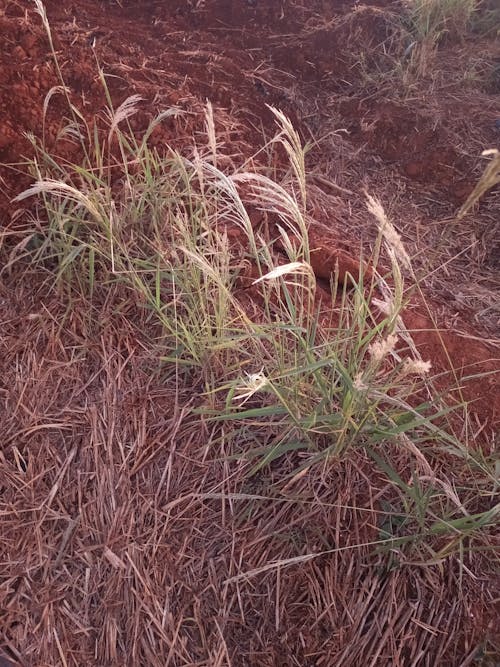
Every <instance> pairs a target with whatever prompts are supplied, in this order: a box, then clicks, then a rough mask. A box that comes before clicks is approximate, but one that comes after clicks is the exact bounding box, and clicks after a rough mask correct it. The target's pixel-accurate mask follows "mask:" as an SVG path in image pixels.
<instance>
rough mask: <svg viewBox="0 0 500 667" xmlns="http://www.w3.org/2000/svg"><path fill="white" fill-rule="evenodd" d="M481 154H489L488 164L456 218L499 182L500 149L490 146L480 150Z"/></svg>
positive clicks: (466, 211) (461, 216)
mask: <svg viewBox="0 0 500 667" xmlns="http://www.w3.org/2000/svg"><path fill="white" fill-rule="evenodd" d="M482 155H484V156H485V157H486V156H491V160H490V162H489V164H488V165H487V166H486V167H485V169H484V171H483V174H482V176H481V178H480V179H479V181H478V183H477V185H476V187H475V188H474V190H473V191H472V192H471V193H470V195H469V196H468V197H467V200H466V202H465V203H464V204H463V206H461V208H460V210H459V211H458V213H457V220H461V219H462V218H463V217H464V216H466V215H467V213H468V212H469V211H470V210H471V208H473V207H474V206H475V205H476V204H477V202H478V201H479V200H480V199H481V197H482V196H483V195H484V194H486V192H488V190H491V188H493V187H495V185H498V184H499V183H500V151H498V150H497V149H496V148H491V149H488V150H486V151H483V152H482Z"/></svg>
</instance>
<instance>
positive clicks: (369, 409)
mask: <svg viewBox="0 0 500 667" xmlns="http://www.w3.org/2000/svg"><path fill="white" fill-rule="evenodd" d="M102 79H103V82H105V78H104V76H103V75H102ZM137 103H138V100H137V99H136V98H129V99H128V100H126V101H125V102H124V103H122V104H121V105H120V107H118V108H117V109H116V110H115V111H113V110H112V108H110V109H109V110H108V112H107V113H106V114H105V116H104V117H105V118H106V119H107V121H106V122H107V123H108V127H107V131H106V132H104V133H103V132H102V131H101V130H99V129H98V128H93V129H91V128H90V127H89V126H88V125H87V124H86V123H85V122H84V121H83V120H82V121H81V123H80V124H79V126H78V128H77V132H76V133H75V136H78V137H79V138H80V140H83V141H84V146H83V150H82V155H83V156H84V158H83V161H82V163H81V164H68V163H62V162H60V161H58V160H57V158H56V157H55V156H53V155H50V154H49V152H48V151H47V150H46V149H45V147H44V145H43V142H42V143H39V142H37V141H36V140H35V139H34V138H33V146H34V148H35V151H36V155H37V157H36V159H35V160H34V161H33V163H32V166H31V170H32V172H33V173H34V174H36V177H37V181H36V182H35V184H34V185H33V186H32V187H30V188H28V189H27V190H26V191H24V192H23V193H21V194H20V195H19V196H18V197H16V200H17V201H18V202H21V201H24V200H25V199H27V198H29V197H33V196H37V197H38V198H39V201H40V202H41V203H42V210H39V211H38V215H39V217H40V219H45V220H46V223H45V225H43V224H42V223H40V224H39V225H38V230H37V231H36V232H34V235H33V240H36V244H35V245H36V247H35V248H34V249H33V250H31V251H30V252H31V256H32V259H33V261H34V262H36V263H38V264H40V265H42V266H44V267H46V268H48V269H49V270H50V271H53V273H54V275H55V282H56V284H57V285H59V288H61V289H63V291H64V289H65V288H66V287H67V286H71V285H73V286H74V285H77V287H78V289H79V290H80V291H82V292H83V293H85V294H86V295H87V296H88V297H89V298H90V299H92V297H93V294H94V292H95V290H96V289H103V288H104V287H105V286H106V285H111V284H113V283H118V284H120V285H122V286H124V287H125V289H126V290H127V292H128V293H129V294H130V298H132V299H133V300H134V301H135V302H136V303H138V304H139V305H140V306H141V307H142V308H143V309H144V310H145V313H146V323H148V324H147V326H150V327H151V332H152V338H151V344H152V345H158V343H159V342H160V343H161V347H162V350H163V353H162V354H161V355H160V356H159V359H158V361H159V362H160V363H161V365H162V368H163V369H166V377H168V378H171V380H170V381H173V382H175V384H176V385H177V389H176V391H182V390H185V389H186V387H187V386H189V385H192V386H196V387H198V392H199V400H198V401H197V407H196V410H195V411H194V412H193V416H196V415H198V416H199V417H201V418H203V420H208V423H211V424H212V425H213V427H214V429H215V430H214V431H213V436H212V442H211V445H212V446H214V447H215V446H218V444H219V439H220V438H223V439H224V443H225V449H226V450H227V452H228V456H229V459H233V460H237V459H240V460H242V461H244V462H246V465H247V473H246V474H247V475H250V476H253V475H255V474H257V473H259V471H261V470H263V469H265V468H266V467H268V466H269V465H272V464H275V463H276V462H277V461H280V462H282V463H281V464H283V463H284V462H287V463H284V469H283V470H284V479H285V480H286V479H288V480H289V481H290V480H293V479H296V478H300V477H301V476H302V475H303V474H305V473H306V472H307V471H309V470H312V469H314V468H315V467H317V466H328V465H331V464H332V462H333V461H339V460H341V459H342V458H344V457H349V456H350V455H351V452H352V451H353V450H357V449H361V450H363V451H365V452H367V454H368V455H369V456H370V457H371V458H372V459H373V461H374V462H375V463H376V465H377V466H378V467H379V469H380V470H381V471H382V472H383V474H385V475H387V479H388V481H389V483H390V484H391V485H393V486H394V489H395V490H396V491H397V495H398V496H399V497H400V501H399V502H397V503H396V504H395V505H394V508H395V509H394V513H395V515H396V516H398V517H400V516H401V515H402V513H404V516H405V517H406V520H405V521H404V522H403V523H399V524H398V526H399V529H401V526H404V527H405V531H406V532H405V535H403V536H401V535H399V537H398V539H396V538H395V537H388V535H389V533H390V531H388V529H387V528H384V530H383V534H384V535H385V537H383V538H382V540H381V543H382V544H385V545H391V548H392V547H395V546H398V548H401V549H403V548H406V547H407V545H412V544H414V543H417V544H420V543H421V542H422V541H423V542H424V543H427V542H428V541H429V540H430V542H432V541H433V540H434V538H435V536H436V535H439V536H440V537H441V536H442V535H443V534H448V533H449V534H450V541H448V542H447V545H448V546H447V549H450V548H451V546H450V545H452V544H453V545H454V547H453V548H454V549H459V548H460V549H462V548H463V545H464V543H465V541H467V540H470V538H471V535H472V534H474V533H475V531H476V530H477V531H479V532H481V530H482V529H483V528H484V527H485V526H486V527H489V526H490V525H491V521H492V519H493V514H495V512H496V510H495V512H494V513H493V514H491V512H479V513H471V512H469V511H468V510H467V509H466V506H465V505H466V503H465V504H464V502H462V500H461V499H459V497H458V495H457V494H456V492H455V491H451V489H449V490H448V491H445V492H444V493H443V488H444V489H448V484H447V483H444V486H443V482H442V481H440V480H439V478H438V477H437V476H436V474H435V473H434V472H433V470H432V467H431V465H430V463H429V462H428V460H427V458H426V455H425V453H424V452H425V450H426V449H428V450H429V451H435V450H436V449H439V448H440V447H444V448H445V449H446V451H448V452H452V454H453V456H454V457H456V458H457V459H458V460H460V461H461V462H462V463H464V462H465V464H467V465H469V456H468V454H466V453H465V451H464V448H463V447H462V445H461V444H460V442H458V441H457V440H455V438H454V436H453V435H452V434H451V433H447V432H446V430H443V424H445V423H446V415H447V413H448V409H447V408H445V407H443V406H440V403H439V399H438V397H437V396H436V395H435V394H434V393H433V390H432V385H429V384H428V382H427V380H426V376H427V375H428V374H429V371H430V364H428V363H427V362H426V361H425V360H422V359H421V358H420V357H419V355H418V352H417V350H416V348H415V346H414V344H413V341H412V338H411V334H410V332H408V331H407V330H406V329H405V327H404V321H403V319H402V318H401V314H402V310H403V308H404V304H405V297H404V293H405V287H404V281H403V277H402V275H403V273H402V268H401V267H406V270H408V269H411V264H410V259H409V257H408V256H407V254H406V252H405V249H404V247H403V246H402V244H401V240H400V238H399V236H398V234H397V232H396V231H395V229H394V228H393V226H392V225H391V224H390V222H389V221H388V220H387V218H386V216H385V213H384V211H383V209H382V207H381V205H380V203H378V202H377V201H376V200H374V199H372V198H369V200H368V206H369V209H370V210H371V212H372V213H373V215H374V216H375V218H376V220H377V221H378V224H379V230H380V233H379V240H378V244H377V246H376V248H375V250H374V256H373V257H372V261H373V263H374V264H375V265H376V264H377V261H378V255H379V254H380V252H381V248H382V246H385V249H386V253H387V255H388V256H389V258H390V261H391V271H390V273H389V274H388V275H387V276H385V277H384V278H382V276H379V277H378V278H377V279H376V280H373V279H371V280H370V281H368V282H366V278H365V276H364V274H363V271H360V274H359V275H358V276H350V277H349V276H348V277H347V278H346V280H345V281H344V283H343V284H339V282H338V281H337V279H336V278H335V276H334V275H332V284H331V288H330V289H331V291H330V294H329V297H328V303H329V304H336V305H335V306H333V311H332V305H330V306H329V307H328V308H327V310H326V311H325V309H324V307H323V306H322V303H323V302H322V299H321V296H320V293H319V287H318V285H317V283H316V278H315V275H314V272H313V270H312V267H311V262H310V253H311V250H310V248H309V237H308V225H309V221H308V217H307V212H306V211H307V207H306V196H307V195H306V188H305V168H304V148H303V147H302V146H301V145H300V141H299V139H298V135H297V134H296V132H295V131H294V129H293V127H292V126H291V125H290V123H289V121H288V119H287V118H286V117H285V116H284V115H283V114H282V113H281V112H279V111H275V110H274V114H275V117H276V121H277V123H278V128H279V131H278V134H277V135H276V137H275V139H274V140H273V142H272V143H275V144H279V145H280V146H281V147H282V149H284V151H285V154H286V155H287V156H288V158H289V160H290V168H289V169H287V170H285V172H284V176H283V179H282V181H278V180H276V179H274V178H271V177H270V176H267V175H266V174H265V173H264V172H263V171H262V169H256V170H249V169H248V164H250V163H247V167H246V169H245V171H238V170H236V171H234V172H233V173H232V174H227V173H225V172H224V171H223V170H221V169H220V168H219V167H218V166H217V164H218V162H221V161H222V160H221V156H218V155H217V148H216V147H217V141H216V136H215V134H214V129H213V128H214V122H213V117H212V114H213V112H212V109H211V107H210V106H209V107H208V108H207V111H206V127H207V132H208V134H207V143H206V146H205V147H203V146H196V147H195V148H194V150H193V151H192V155H191V157H186V156H183V155H182V154H181V153H179V152H178V151H177V150H175V149H174V148H172V147H166V148H165V150H164V151H163V153H162V154H161V155H160V154H159V153H158V152H157V151H156V150H154V149H151V148H150V147H149V145H148V138H149V137H150V136H151V133H152V131H153V130H154V127H155V126H156V125H157V124H158V123H161V122H162V120H163V119H164V118H165V117H166V116H167V115H168V116H170V115H174V114H175V113H176V111H175V110H169V111H167V112H166V113H163V114H160V116H158V118H156V119H155V120H154V121H153V122H152V124H151V125H150V126H149V128H148V129H147V130H146V132H145V134H144V136H143V137H142V139H137V138H136V137H135V135H134V133H132V132H131V131H130V129H127V123H128V120H129V118H130V117H131V116H132V115H133V113H134V112H135V110H136V106H137ZM72 123H73V125H71V127H74V121H72ZM122 126H125V129H122ZM84 137H85V139H83V138H84ZM102 137H105V138H104V139H102ZM242 193H244V197H245V198H246V203H245V202H244V200H243V198H242V196H243V195H242ZM249 205H251V206H253V207H257V208H258V209H259V210H260V211H261V212H262V213H264V214H267V215H269V216H273V217H274V218H275V219H276V220H277V222H276V223H275V224H274V226H273V227H272V228H269V229H267V231H266V230H265V229H264V228H262V229H254V226H252V224H251V221H250V217H249V214H248V211H247V208H248V206H249ZM230 238H231V239H232V242H230ZM24 246H25V244H23V247H24ZM248 266H251V267H253V269H252V271H253V273H252V275H253V280H252V281H251V283H250V285H249V287H250V292H248V290H243V291H242V290H241V289H240V287H241V278H242V276H244V272H245V271H244V270H245V267H248ZM248 294H251V299H250V302H249V301H248V299H247V300H246V301H244V300H242V295H246V296H248ZM153 332H154V338H153ZM417 396H419V397H420V398H416V397H417ZM443 420H444V421H443ZM402 453H404V455H405V456H410V458H411V459H413V461H414V465H415V471H414V472H413V473H412V481H403V478H402V477H401V474H400V472H398V470H397V468H398V464H397V459H398V457H399V456H400V455H401V454H402ZM395 454H396V456H395ZM417 470H419V471H420V473H417V472H416V471H417ZM285 471H286V472H285ZM415 475H416V476H415ZM419 475H423V477H420V476H419ZM424 478H425V480H426V481H425V482H423V481H422V480H423V479H424ZM457 513H458V516H457ZM391 525H393V524H391ZM461 526H463V529H461ZM384 531H385V532H384ZM381 535H382V533H381ZM457 535H458V536H459V538H458V539H457ZM395 539H396V541H394V540H395ZM379 546H380V545H379ZM429 548H430V547H429ZM443 549H444V547H440V551H438V552H435V553H434V557H435V558H440V557H441V556H439V555H438V554H439V553H442V554H444V553H445V551H446V550H445V551H443Z"/></svg>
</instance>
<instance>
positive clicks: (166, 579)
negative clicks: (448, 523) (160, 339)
mask: <svg viewBox="0 0 500 667" xmlns="http://www.w3.org/2000/svg"><path fill="white" fill-rule="evenodd" d="M34 284H38V285H40V287H39V288H38V289H37V290H36V292H34V291H33V285H34ZM106 294H107V296H106ZM1 298H2V299H3V303H4V306H5V304H8V305H7V308H8V312H7V317H6V318H5V324H4V328H3V331H2V333H1V338H0V345H1V349H2V354H1V359H2V366H1V369H0V370H1V372H2V378H3V383H4V387H3V390H2V404H1V413H0V420H1V423H2V434H3V447H2V453H1V460H0V465H1V487H2V494H1V497H0V518H1V522H0V531H1V539H0V560H1V562H2V564H3V565H2V581H1V585H0V596H1V609H2V611H1V628H2V629H1V635H0V636H1V640H2V646H3V649H4V651H5V652H6V653H7V654H8V655H9V656H10V657H11V659H17V660H18V664H20V665H37V666H38V665H40V666H41V665H56V664H57V665H59V664H60V665H68V666H69V665H75V666H77V665H78V666H81V665H148V666H149V665H150V666H151V667H155V666H158V667H159V666H160V665H161V666H165V665H179V666H181V665H186V666H187V665H206V666H207V667H208V666H210V667H212V666H214V665H220V666H223V665H224V666H229V665H233V666H234V667H239V666H245V665H249V666H250V665H252V666H253V665H255V666H261V665H263V666H269V667H272V666H274V665H287V666H288V665H290V666H291V665H297V666H299V665H300V666H304V665H311V666H312V665H323V666H330V665H340V664H343V665H344V664H345V665H352V666H353V667H354V666H355V665H359V664H360V663H361V662H367V664H370V665H378V664H393V665H401V666H403V665H408V664H418V665H429V666H431V665H437V664H439V665H458V664H469V663H467V662H466V659H467V656H469V657H472V655H473V654H474V651H475V650H476V648H477V647H478V646H479V645H481V644H482V642H483V640H484V637H485V633H488V632H491V631H492V628H491V627H490V628H489V629H488V623H490V622H491V619H493V617H494V616H493V613H492V605H493V599H494V597H495V595H496V593H495V591H494V590H493V589H492V588H491V571H490V565H489V563H488V559H487V558H486V557H485V558H483V557H481V555H480V554H471V555H469V556H465V559H464V560H463V568H465V571H466V576H465V577H463V576H462V575H461V574H460V572H461V568H460V566H459V562H458V560H457V558H455V557H451V558H447V559H445V560H444V561H442V562H439V563H436V564H434V565H433V564H432V563H429V564H426V565H425V566H422V565H416V564H412V563H411V562H407V563H406V564H404V563H403V562H401V561H400V562H399V565H398V560H397V558H395V556H391V554H390V553H385V552H380V553H377V551H376V550H374V546H373V544H372V543H373V542H376V541H377V540H379V539H380V536H379V528H378V527H380V525H381V524H382V523H383V518H384V512H383V509H382V507H383V505H382V503H383V501H385V502H388V503H392V504H393V505H395V506H396V505H397V503H398V502H399V501H398V497H397V494H396V495H394V489H393V487H392V486H387V484H386V482H385V481H384V478H383V477H382V476H381V474H380V472H377V471H376V469H375V468H374V466H373V463H372V462H370V461H369V460H368V459H367V457H366V455H365V454H364V453H363V452H362V451H358V452H353V454H352V456H351V457H349V460H344V461H342V462H340V461H332V462H331V463H329V464H328V465H325V466H324V467H323V468H319V469H313V470H309V471H308V472H307V473H304V474H303V475H301V476H299V477H296V478H295V479H294V481H293V482H290V481H289V478H288V477H287V474H288V473H290V472H292V471H293V470H294V469H296V465H297V459H296V458H293V456H292V455H290V456H289V457H288V458H287V457H285V458H284V459H283V460H281V461H280V465H279V466H278V467H276V466H274V465H273V466H271V467H270V468H269V469H264V470H262V471H261V472H260V473H258V474H257V475H255V476H253V477H251V478H249V477H248V475H247V474H246V472H247V464H246V463H245V462H244V461H238V460H234V459H231V458H230V454H232V452H230V451H228V450H227V449H226V446H225V444H224V443H225V440H224V434H223V432H217V431H216V430H214V429H213V427H209V426H208V425H207V424H206V423H205V422H204V420H203V419H202V418H200V417H199V416H196V415H195V414H193V413H192V407H193V406H195V405H196V404H197V403H199V402H200V401H201V400H203V399H202V398H201V397H200V387H197V386H196V385H192V386H189V385H187V386H186V388H185V389H184V390H183V391H182V392H180V393H179V392H178V391H176V390H175V383H174V384H173V383H172V381H169V379H168V372H169V371H168V369H166V368H165V369H158V367H157V363H156V361H155V360H156V359H157V358H158V356H160V353H161V352H160V350H161V343H157V344H155V343H154V336H155V335H156V334H157V333H158V332H155V330H154V327H153V325H152V324H151V323H149V322H148V321H147V320H145V319H144V318H145V315H144V313H143V312H142V311H141V310H138V309H137V307H136V306H134V305H133V303H132V302H131V301H130V299H129V298H128V296H127V293H126V292H124V291H123V289H120V288H118V287H116V288H112V289H111V290H110V289H109V288H108V289H106V290H98V292H97V294H96V295H95V299H94V302H93V303H89V302H86V301H83V300H82V299H81V297H78V296H76V295H75V294H66V295H64V294H58V293H56V292H54V291H53V290H51V289H50V287H49V282H48V280H47V276H44V275H43V274H39V273H38V274H35V273H33V272H30V271H29V270H27V271H26V272H25V273H24V274H13V275H11V276H10V279H9V280H8V281H6V283H5V284H4V286H3V287H2V294H1ZM132 322H135V324H132ZM141 332H142V333H141ZM143 332H146V333H143ZM393 463H394V465H395V466H396V468H397V469H401V472H402V473H403V471H404V470H405V469H407V467H408V465H409V463H410V460H409V459H408V454H405V453H404V450H402V451H400V452H399V453H397V452H394V456H393ZM403 474H405V473H403ZM377 526H378V527H377ZM463 568H462V573H463ZM464 661H465V662H464Z"/></svg>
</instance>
